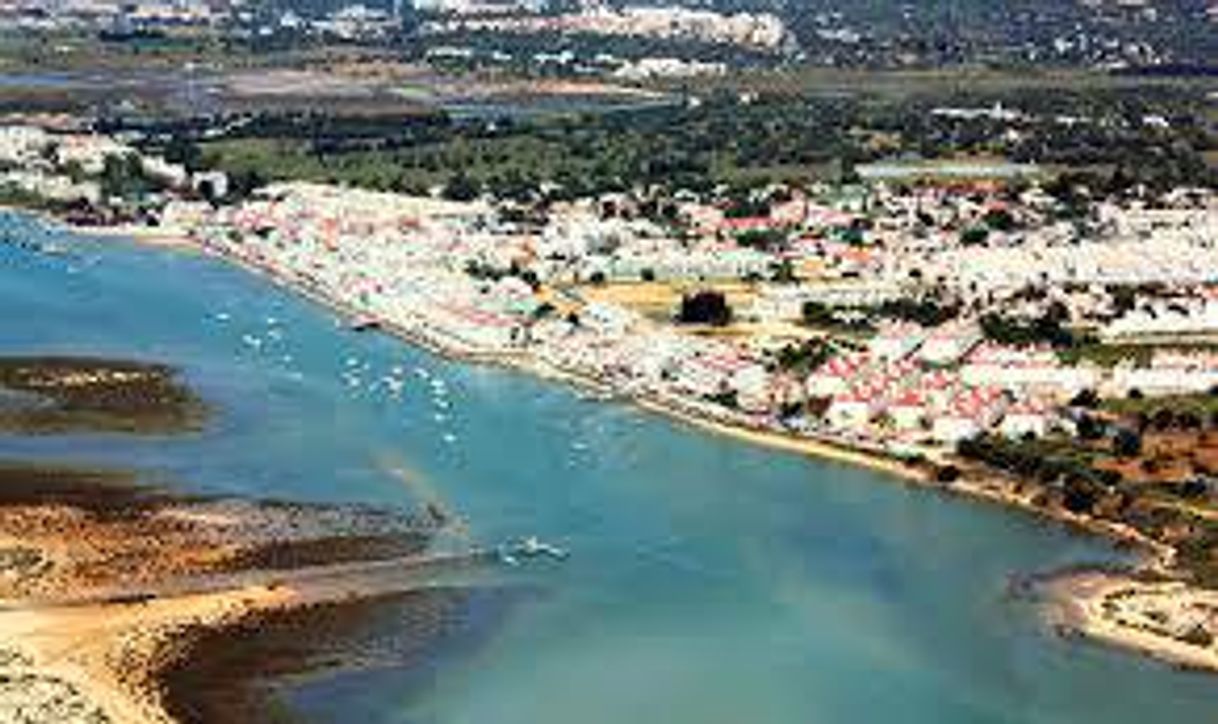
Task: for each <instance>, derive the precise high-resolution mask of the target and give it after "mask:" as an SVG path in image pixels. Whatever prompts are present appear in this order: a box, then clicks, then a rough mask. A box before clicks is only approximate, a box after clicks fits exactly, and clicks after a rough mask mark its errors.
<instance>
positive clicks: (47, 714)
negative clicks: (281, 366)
mask: <svg viewBox="0 0 1218 724" xmlns="http://www.w3.org/2000/svg"><path fill="white" fill-rule="evenodd" d="M134 479H135V477H134V475H133V474H130V473H124V472H122V471H114V470H89V469H82V468H76V467H55V466H43V465H36V464H32V463H23V464H22V463H9V464H7V465H0V721H5V722H10V721H12V722H23V723H26V724H52V723H54V724H62V723H63V722H89V723H90V724H101V723H103V722H115V723H118V722H121V723H123V724H128V723H130V724H142V723H144V722H169V721H173V720H174V718H173V717H171V716H170V714H169V711H170V710H171V709H172V706H171V704H172V703H173V702H172V701H171V700H170V698H169V694H168V693H167V692H168V689H167V687H166V686H165V685H164V682H163V678H162V675H163V674H164V673H165V672H166V671H170V670H172V671H176V672H181V671H183V670H187V669H190V668H191V666H186V665H185V664H184V663H183V662H184V661H185V662H186V663H187V664H189V663H190V661H191V657H192V656H193V655H194V653H195V652H196V651H199V652H200V654H201V655H211V654H214V653H215V652H216V651H218V650H222V648H223V647H219V648H217V647H216V646H215V645H214V641H215V640H216V639H215V638H214V636H213V635H212V634H215V632H221V633H220V634H218V635H223V634H222V632H224V631H231V632H240V634H241V635H242V636H245V637H250V636H253V635H254V634H256V633H257V631H258V628H259V626H260V625H261V624H260V623H258V622H270V621H273V620H276V617H280V616H292V615H296V614H298V613H299V612H300V611H301V610H305V609H312V608H316V607H329V608H330V609H331V610H333V611H335V613H332V614H331V616H332V618H335V619H336V620H337V619H338V618H341V617H342V616H343V615H345V614H344V611H346V610H347V607H354V606H358V605H359V604H360V603H361V602H366V601H367V600H369V599H375V598H378V597H386V596H394V595H400V594H403V593H407V592H411V591H414V590H417V589H419V588H427V587H433V586H454V587H457V588H461V587H463V586H467V585H476V584H479V583H481V582H482V581H483V580H484V579H483V574H484V569H486V568H488V567H487V566H486V565H485V563H486V560H487V558H486V556H485V554H480V553H477V552H472V553H469V554H463V553H453V554H448V555H443V556H441V555H432V554H429V553H428V551H427V546H428V543H429V541H430V538H431V535H432V534H433V533H434V525H435V523H434V520H433V519H432V518H430V517H427V516H420V517H413V516H410V515H407V514H404V513H400V512H394V511H383V510H376V509H371V508H366V507H362V506H321V505H295V504H290V503H284V502H259V501H249V500H231V499H205V498H188V497H181V496H174V495H172V494H170V493H168V492H166V491H164V490H158V489H154V488H150V487H141V486H139V485H136V484H134V483H133V480H134ZM355 614H356V611H355V609H354V608H353V609H352V613H351V615H353V616H354V615H355ZM197 640H205V641H210V642H213V645H212V646H211V647H210V649H205V650H200V649H198V648H197V647H196V646H195V645H194V644H193V643H192V642H195V641H197ZM208 651H210V652H211V653H208ZM247 666H248V667H249V668H248V670H249V671H250V673H251V677H252V676H253V675H254V674H255V673H256V671H257V669H258V667H259V666H260V662H259V660H258V659H257V658H256V657H254V658H252V659H250V660H249V661H248V662H247ZM203 670H204V672H206V671H208V669H206V667H204V669H203ZM214 673H216V674H218V675H220V674H223V673H224V672H223V671H215V672H214ZM195 681H198V679H197V678H196V679H195ZM215 689H216V691H217V692H219V691H229V689H228V688H225V687H221V686H219V685H217V687H215ZM177 692H178V693H179V694H180V693H181V692H182V689H181V688H179V689H177ZM191 706H194V707H196V708H199V707H201V708H202V709H201V710H209V711H211V710H214V709H215V707H214V706H213V704H212V703H208V702H206V701H203V702H200V701H195V702H194V703H193V704H192V705H191ZM249 711H253V709H250V710H249ZM246 720H248V721H258V720H259V719H258V718H257V717H256V716H254V715H252V714H249V715H248V716H247V719H246ZM199 721H203V720H202V719H200V720H199ZM208 721H215V719H209V720H208ZM226 721H227V720H226ZM233 721H236V720H233Z"/></svg>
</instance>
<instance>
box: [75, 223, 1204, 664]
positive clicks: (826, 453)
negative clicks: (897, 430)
mask: <svg viewBox="0 0 1218 724" xmlns="http://www.w3.org/2000/svg"><path fill="white" fill-rule="evenodd" d="M56 223H58V224H59V225H61V226H63V227H65V228H67V229H68V230H70V231H72V232H74V233H80V234H84V235H89V236H94V237H98V238H106V237H123V238H127V239H130V240H132V241H134V242H136V243H148V244H150V245H154V246H158V247H166V246H168V247H170V248H173V249H176V250H186V249H189V250H191V251H197V252H200V253H202V254H205V255H207V256H210V257H214V258H217V259H218V260H221V261H224V262H225V263H228V264H233V265H235V266H238V267H240V268H242V269H244V270H246V271H247V272H249V273H252V274H255V275H257V276H259V277H262V278H264V279H267V280H268V281H270V282H271V283H273V284H275V285H276V286H279V287H282V288H284V289H286V290H287V291H289V292H291V293H294V294H299V295H301V296H303V297H305V298H306V299H308V300H310V301H311V302H313V303H315V304H318V305H319V306H322V307H324V308H325V309H327V310H329V311H330V312H332V313H334V314H336V315H337V316H338V317H340V318H345V319H347V320H349V321H351V322H354V321H356V320H361V319H367V318H368V315H367V314H365V313H363V312H361V311H360V310H358V309H355V308H353V307H352V306H351V305H349V304H346V303H344V302H342V301H341V300H338V299H335V298H333V297H332V296H331V295H330V294H329V293H327V291H326V290H324V289H321V288H317V286H316V285H314V284H310V283H309V282H308V280H305V279H299V278H296V277H295V276H294V275H290V274H285V273H283V272H281V271H279V270H277V269H275V268H272V267H270V266H268V265H264V264H261V263H258V262H257V261H255V260H251V259H246V258H240V257H236V256H234V255H229V254H225V253H221V252H220V251H217V250H215V249H213V248H211V247H209V246H208V245H206V244H203V243H199V242H198V241H197V240H195V239H192V238H190V237H189V236H188V235H177V236H173V235H169V236H168V237H166V236H164V235H162V234H160V233H159V232H157V233H148V234H143V233H141V234H136V235H133V234H131V233H129V230H128V229H126V228H124V227H119V228H117V229H115V230H112V231H110V232H108V233H107V232H100V233H99V232H98V230H97V229H93V228H83V229H82V228H77V227H75V226H72V225H67V224H63V223H62V222H59V221H58V220H56ZM158 237H160V238H158ZM150 238H151V239H153V240H152V241H149V239H150ZM165 238H170V239H171V241H172V243H163V242H164V240H165ZM374 321H375V322H376V323H377V327H378V328H379V330H381V331H383V332H384V333H385V334H389V335H392V336H394V337H397V338H399V339H401V340H402V341H404V342H406V343H408V344H413V345H416V346H418V347H421V348H423V349H424V350H426V351H428V352H430V353H432V354H435V355H437V356H439V357H441V358H443V359H446V360H451V361H457V362H465V363H475V364H486V365H493V366H496V367H500V368H503V369H508V370H512V371H515V372H520V373H527V374H531V375H533V376H536V377H539V378H543V379H548V380H553V381H559V382H563V383H564V384H569V385H572V386H574V387H576V388H578V389H580V390H585V391H589V392H591V393H593V394H597V395H604V396H607V397H611V398H612V399H617V400H621V401H622V402H625V403H628V404H633V405H635V406H636V407H637V408H639V409H641V410H644V411H646V412H649V413H651V414H656V415H661V416H664V417H666V418H668V419H670V420H673V421H675V422H677V423H679V424H684V425H688V426H690V427H694V428H697V429H699V430H701V431H704V432H709V433H712V434H717V435H721V436H724V437H730V438H733V439H736V440H740V441H742V442H746V443H749V444H753V445H760V446H764V447H767V448H770V449H775V450H781V451H784V452H788V453H794V454H800V455H805V456H808V457H813V458H817V459H820V460H826V461H829V462H834V463H839V464H846V465H853V466H856V467H859V468H863V469H867V470H871V471H873V472H877V473H880V474H883V475H887V476H891V478H892V479H893V480H898V481H902V482H905V483H907V484H912V485H917V486H919V487H923V488H927V489H932V490H938V491H941V492H944V493H949V494H952V495H958V496H961V497H964V498H967V499H972V500H975V501H978V502H984V503H987V504H992V505H999V506H1002V507H1005V508H1008V509H1017V510H1021V511H1023V512H1026V513H1031V514H1033V515H1034V516H1036V517H1038V518H1040V519H1042V520H1047V521H1053V522H1054V523H1056V524H1063V525H1066V526H1067V527H1069V528H1071V529H1074V530H1078V531H1080V532H1083V533H1086V534H1090V535H1095V536H1100V537H1103V538H1104V539H1106V540H1109V541H1112V542H1113V543H1115V544H1118V545H1127V546H1131V547H1133V548H1135V549H1136V550H1138V551H1140V552H1141V553H1142V555H1141V556H1140V560H1139V561H1138V562H1137V563H1136V564H1133V565H1131V567H1130V575H1134V574H1136V573H1137V572H1149V573H1152V574H1157V575H1171V574H1172V573H1173V568H1172V564H1173V561H1174V558H1175V550H1174V548H1173V547H1171V546H1169V545H1167V544H1163V543H1160V542H1158V541H1155V540H1153V539H1151V538H1149V537H1147V536H1145V535H1143V534H1141V533H1140V532H1138V531H1136V530H1134V529H1133V528H1131V527H1129V526H1127V525H1123V524H1118V523H1114V522H1111V521H1108V520H1105V519H1102V518H1097V517H1094V516H1090V515H1076V514H1073V513H1070V512H1068V511H1066V510H1063V509H1057V508H1048V507H1044V506H1040V505H1035V504H1034V503H1033V501H1032V499H1031V497H1030V496H1028V495H1027V494H1025V493H1023V492H1021V491H1020V490H1019V483H1018V481H1016V480H1014V479H1012V478H1009V477H1007V476H1003V475H1000V474H997V473H992V472H989V471H986V473H985V474H984V475H980V476H978V475H976V474H975V473H976V471H975V470H968V471H962V472H964V474H963V475H962V476H961V478H960V479H958V480H956V481H954V482H951V483H942V482H937V481H936V480H935V479H934V478H933V476H932V475H931V470H930V469H929V468H928V463H923V464H920V465H919V464H916V463H913V462H912V461H910V462H906V461H902V460H899V459H897V458H896V457H893V456H890V455H887V454H883V453H882V452H881V451H878V450H877V451H872V450H867V449H863V448H860V447H858V446H855V445H851V444H849V443H848V442H846V441H843V442H841V443H840V444H839V443H837V442H836V441H828V440H824V439H821V438H813V437H802V436H796V435H793V434H784V433H782V432H780V431H775V430H769V429H758V428H756V427H753V426H750V425H747V424H745V423H744V422H743V421H742V420H734V419H731V418H732V415H731V413H727V412H725V413H724V414H722V415H720V414H715V415H711V414H708V413H706V412H705V411H701V410H697V409H695V408H696V405H694V404H687V403H683V404H678V402H677V401H673V400H667V399H665V398H664V397H661V396H659V395H655V394H638V393H634V392H631V391H628V390H621V389H618V388H615V387H614V386H613V385H612V384H610V383H607V382H604V381H602V380H599V379H596V378H594V377H591V376H589V375H587V374H585V373H582V372H581V371H578V370H569V369H564V368H562V367H559V366H557V365H554V364H552V363H550V362H549V361H547V360H544V359H541V358H539V357H538V356H536V355H534V354H531V353H529V352H528V351H526V350H521V351H516V352H488V351H485V350H479V349H475V348H472V347H470V346H468V345H464V344H461V343H460V341H459V340H456V339H450V338H447V337H446V336H445V335H444V334H443V332H442V331H441V330H436V329H434V328H430V327H429V326H428V325H427V324H426V322H425V320H419V321H418V324H417V326H412V325H411V322H414V321H415V320H405V321H398V322H395V321H391V320H387V319H384V318H381V317H376V318H375V319H374ZM958 462H960V461H956V460H954V459H953V458H950V457H947V458H943V459H941V460H936V461H934V462H932V463H929V465H937V464H955V463H958ZM961 467H962V468H964V467H965V466H963V465H962V466H961ZM1105 575H1108V576H1109V577H1110V578H1112V579H1114V580H1120V579H1115V577H1113V576H1112V574H1105ZM1124 580H1126V581H1128V580H1130V579H1128V578H1125V579H1124ZM1114 585H1116V584H1115V583H1114ZM1173 585H1174V586H1176V588H1174V589H1172V590H1173V594H1172V595H1175V596H1181V595H1187V596H1204V595H1208V594H1210V593H1212V592H1209V591H1207V590H1206V589H1201V588H1196V587H1188V585H1187V584H1185V583H1183V582H1181V581H1179V580H1176V581H1175V582H1174V583H1173ZM1055 590H1056V589H1055ZM1090 590H1091V589H1086V588H1079V589H1077V590H1074V589H1071V588H1069V587H1067V588H1066V589H1064V591H1065V592H1064V593H1061V594H1060V595H1061V596H1065V597H1066V600H1069V601H1071V602H1072V603H1071V605H1072V606H1074V609H1072V610H1075V609H1077V610H1078V611H1083V612H1086V613H1087V614H1088V615H1087V616H1086V617H1084V618H1082V619H1079V620H1080V621H1082V622H1083V625H1074V626H1071V627H1070V628H1071V632H1072V633H1075V634H1079V635H1081V636H1083V637H1085V638H1088V639H1091V640H1095V641H1098V642H1101V643H1106V644H1112V645H1115V646H1118V647H1120V648H1121V649H1122V650H1126V651H1131V652H1135V653H1140V654H1144V655H1148V656H1151V657H1153V658H1160V659H1166V660H1169V661H1172V662H1173V663H1177V664H1180V663H1183V664H1185V665H1187V666H1189V667H1197V668H1204V669H1206V670H1210V671H1214V672H1218V653H1215V654H1214V656H1213V657H1209V656H1204V657H1201V658H1200V659H1197V660H1193V659H1192V658H1190V657H1189V656H1187V655H1182V654H1181V653H1180V650H1179V647H1180V644H1179V642H1176V641H1173V640H1170V639H1163V638H1162V637H1156V636H1153V635H1150V634H1146V633H1144V632H1141V633H1140V632H1137V631H1133V630H1127V629H1128V627H1123V626H1121V625H1118V624H1110V625H1109V624H1106V623H1105V621H1104V619H1103V617H1102V615H1100V614H1097V613H1095V611H1096V608H1095V606H1096V605H1098V604H1096V603H1095V598H1094V595H1093V594H1091V593H1089V592H1090ZM1105 590H1107V589H1105ZM1214 595H1216V596H1218V594H1214ZM1049 620H1050V621H1051V617H1049Z"/></svg>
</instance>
